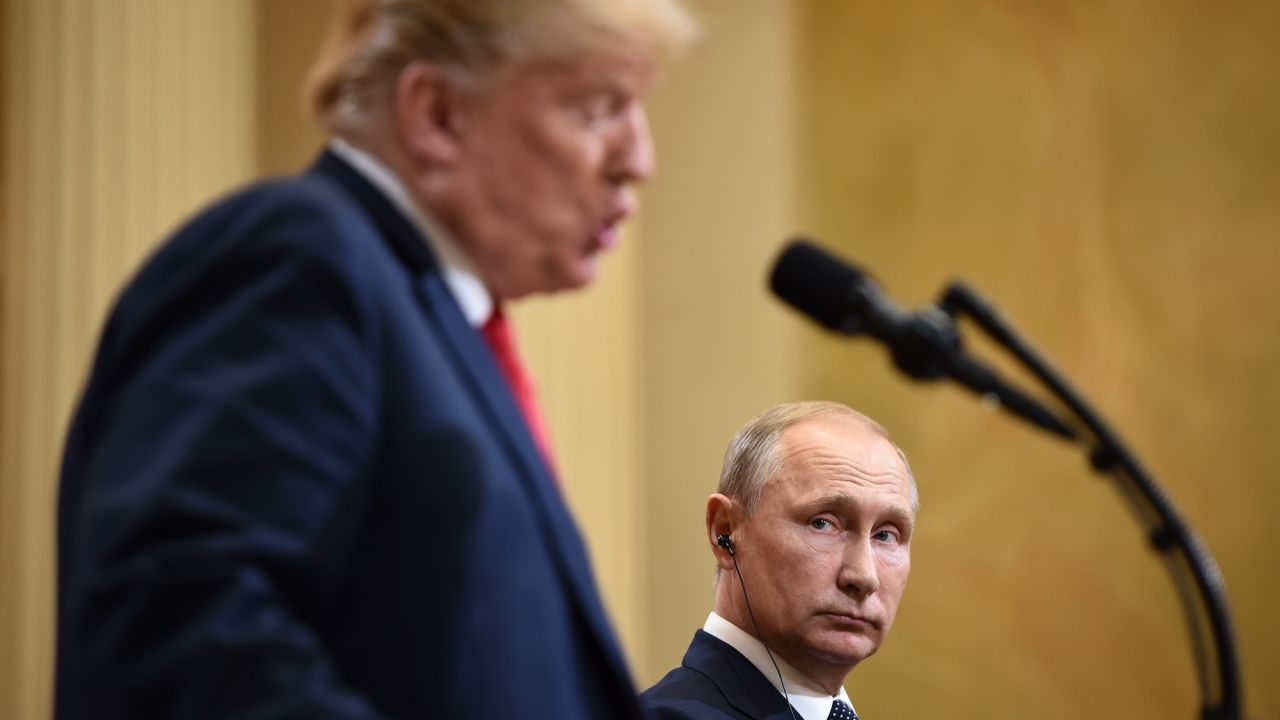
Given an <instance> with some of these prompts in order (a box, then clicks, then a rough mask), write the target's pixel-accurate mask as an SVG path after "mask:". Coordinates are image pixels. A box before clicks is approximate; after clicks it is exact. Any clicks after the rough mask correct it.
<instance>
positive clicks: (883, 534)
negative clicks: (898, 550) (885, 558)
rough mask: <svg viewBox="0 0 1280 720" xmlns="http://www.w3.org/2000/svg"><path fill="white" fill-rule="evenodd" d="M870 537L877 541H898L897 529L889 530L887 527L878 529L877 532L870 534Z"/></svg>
mask: <svg viewBox="0 0 1280 720" xmlns="http://www.w3.org/2000/svg"><path fill="white" fill-rule="evenodd" d="M871 538H872V539H873V540H876V541H877V542H883V543H895V544H896V543H897V542H898V531H897V530H889V529H886V530H880V531H879V532H877V533H875V534H874V535H872V536H871Z"/></svg>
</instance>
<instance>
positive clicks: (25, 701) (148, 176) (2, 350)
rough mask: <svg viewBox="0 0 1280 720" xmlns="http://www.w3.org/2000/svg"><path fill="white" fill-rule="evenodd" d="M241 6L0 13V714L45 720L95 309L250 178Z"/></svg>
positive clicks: (75, 7)
mask: <svg viewBox="0 0 1280 720" xmlns="http://www.w3.org/2000/svg"><path fill="white" fill-rule="evenodd" d="M251 11H252V6H251V4H250V3H249V1H248V0H234V1H233V0H222V1H220V2H216V3H211V2H205V1H204V0H179V1H176V2H175V0H129V1H128V2H123V1H119V0H117V1H115V2H94V3H85V2H80V1H77V0H5V2H4V5H3V27H4V35H3V49H2V52H3V59H0V70H2V71H3V73H4V103H3V107H4V114H3V121H4V132H3V136H2V137H0V162H2V163H3V165H2V167H3V170H2V171H0V176H2V177H3V178H4V182H3V183H2V185H3V190H4V195H3V201H2V203H0V218H3V221H4V225H3V227H2V228H0V230H2V232H3V237H2V238H0V314H2V318H3V319H2V320H0V332H3V336H0V717H4V718H24V719H25V718H39V717H47V716H48V704H49V692H50V687H51V685H50V677H51V669H52V662H53V652H52V633H53V611H54V606H53V551H54V545H53V511H54V499H55V489H56V477H57V467H58V453H59V451H60V447H61V443H62V437H63V433H64V429H65V425H66V422H67V417H68V413H69V411H70V408H71V405H72V403H73V402H74V400H75V398H76V396H77V394H78V393H79V389H80V387H81V383H82V382H83V380H84V376H85V372H86V370H87V367H88V363H89V358H90V352H91V349H92V347H93V344H94V342H96V339H97V334H98V326H99V324H100V322H101V318H102V316H103V313H104V312H105V309H106V306H107V303H108V302H109V301H110V299H111V298H112V297H113V296H114V294H115V293H116V292H117V290H118V288H119V284H120V282H121V279H122V278H123V277H124V275H125V274H126V273H128V272H129V271H130V270H131V269H132V268H133V267H134V266H135V265H136V264H137V262H138V261H139V259H140V258H141V257H142V256H143V255H144V254H145V253H147V252H148V251H149V249H150V248H151V247H152V245H153V243H154V242H155V240H156V239H157V238H158V237H160V236H161V234H162V233H164V232H165V231H166V230H167V229H168V228H169V227H171V226H172V225H173V224H174V223H175V222H176V221H177V220H178V219H180V218H181V217H182V216H183V215H185V214H186V213H187V212H189V211H190V209H191V208H192V207H193V206H195V205H196V204H198V203H201V202H205V201H206V200H207V199H209V198H210V197H211V196H212V195H213V194H215V193H217V192H219V191H221V190H223V189H225V188H227V187H229V186H230V185H232V184H235V183H238V182H242V181H244V180H245V179H247V178H249V177H251V176H252V174H253V170H254V167H253V146H252V138H253V125H252V115H253V111H254V110H253V103H252V99H253V98H252V96H251V95H248V94H246V92H245V89H246V88H250V87H252V81H253V47H252V43H251V40H252V37H253V23H252V21H253V17H252V12H251Z"/></svg>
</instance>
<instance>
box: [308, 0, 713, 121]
mask: <svg viewBox="0 0 1280 720" xmlns="http://www.w3.org/2000/svg"><path fill="white" fill-rule="evenodd" d="M695 34H696V26H695V24H694V22H693V20H692V18H691V17H690V15H689V13H688V12H687V11H686V10H685V8H684V7H683V5H682V4H681V0H343V1H342V2H341V3H340V4H339V6H338V9H337V12H336V14H335V15H334V19H333V24H332V27H331V28H330V32H329V38H328V41H327V42H326V43H325V46H324V49H323V50H322V51H321V54H320V57H319V59H318V60H317V61H316V63H315V65H314V66H313V67H312V69H311V75H310V79H309V81H308V85H307V104H308V106H309V109H310V111H311V114H312V116H313V117H314V118H315V119H316V121H317V122H318V123H319V124H320V126H321V127H322V128H323V129H324V130H325V131H327V132H328V133H330V134H333V135H338V136H347V135H350V134H352V133H354V132H357V131H358V130H360V129H361V128H363V127H364V126H365V124H366V123H367V122H368V121H369V120H370V119H371V117H373V116H374V115H376V114H377V113H379V112H382V111H384V110H385V109H386V108H388V107H389V98H390V92H391V89H392V88H393V87H394V84H395V80H396V78H397V76H398V75H399V74H400V71H401V70H403V69H404V67H405V66H406V65H408V64H409V63H411V62H413V61H415V60H429V61H431V62H434V63H436V64H438V65H439V66H441V67H442V68H444V69H446V70H447V71H449V72H451V73H453V74H454V75H456V76H457V78H458V79H460V80H467V79H476V78H480V77H483V76H484V74H485V73H486V72H488V71H491V70H494V69H496V68H498V67H501V66H503V65H504V64H505V63H508V62H513V61H518V60H522V59H531V58H543V57H547V58H550V57H555V56H556V55H558V54H568V53H571V52H574V51H578V50H586V49H591V48H595V47H599V48H608V47H611V46H613V45H614V44H616V43H617V42H618V40H619V39H621V38H623V37H625V38H629V39H634V40H637V41H639V42H643V43H646V44H648V45H650V46H652V50H653V51H654V52H657V53H665V52H668V51H671V50H676V49H679V48H681V47H683V46H684V45H686V44H687V43H688V42H690V41H691V40H692V39H693V37H694V36H695Z"/></svg>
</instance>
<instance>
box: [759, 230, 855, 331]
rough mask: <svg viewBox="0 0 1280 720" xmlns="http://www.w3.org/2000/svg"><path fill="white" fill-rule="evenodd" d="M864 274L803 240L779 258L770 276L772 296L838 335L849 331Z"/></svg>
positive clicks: (790, 247) (798, 241)
mask: <svg viewBox="0 0 1280 720" xmlns="http://www.w3.org/2000/svg"><path fill="white" fill-rule="evenodd" d="M865 277H866V275H865V273H863V272H862V270H861V269H859V268H857V267H856V266H853V265H850V264H849V263H846V262H845V261H844V260H841V259H840V258H838V257H836V256H834V255H832V254H831V253H828V252H827V251H826V250H823V249H822V248H820V247H818V246H817V245H814V244H813V243H810V242H808V241H806V240H796V241H794V242H792V243H791V245H790V246H788V247H787V249H786V250H784V251H783V252H782V254H781V255H779V256H778V260H777V262H776V263H774V266H773V272H772V273H771V274H770V277H769V287H770V289H772V290H773V294H774V295H777V296H778V297H779V298H780V299H781V300H783V301H784V302H786V303H788V304H790V305H792V306H793V307H795V308H796V309H797V310H799V311H800V312H802V313H804V314H806V315H808V316H809V317H811V318H813V319H814V320H817V321H818V322H819V323H821V324H822V325H823V326H825V327H827V328H830V329H832V330H835V331H837V332H850V331H851V330H852V328H850V327H849V326H848V325H849V321H850V310H851V309H852V308H853V307H856V306H857V305H860V304H861V298H859V297H858V296H857V294H856V289H857V288H858V287H859V285H860V283H861V282H862V281H863V280H864V279H865Z"/></svg>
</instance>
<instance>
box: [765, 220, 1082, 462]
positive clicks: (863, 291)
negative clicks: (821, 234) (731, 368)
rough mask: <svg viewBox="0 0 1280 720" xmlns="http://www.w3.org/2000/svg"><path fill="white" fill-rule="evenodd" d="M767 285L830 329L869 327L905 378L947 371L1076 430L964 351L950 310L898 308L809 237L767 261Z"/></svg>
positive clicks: (1021, 409) (1035, 416)
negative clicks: (772, 261)
mask: <svg viewBox="0 0 1280 720" xmlns="http://www.w3.org/2000/svg"><path fill="white" fill-rule="evenodd" d="M769 286H770V288H771V289H772V290H773V293H774V294H775V295H777V296H778V297H779V298H781V299H782V300H783V301H784V302H786V303H788V304H790V305H791V306H793V307H795V308H796V309H797V310H799V311H800V312H802V313H804V314H805V315H808V316H809V317H811V318H813V319H814V320H816V321H818V323H820V324H821V325H823V326H824V327H826V328H828V329H830V330H834V331H835V332H838V333H842V334H845V335H870V336H871V337H873V338H875V339H877V340H879V341H880V342H882V343H884V344H885V345H886V346H888V348H889V351H890V353H891V354H892V355H893V361H894V364H895V365H897V366H898V368H899V369H900V370H902V371H903V372H904V373H906V374H907V375H910V376H911V377H913V378H916V379H918V380H938V379H941V378H944V377H949V378H952V379H953V380H955V381H956V382H958V383H960V384H961V385H964V386H965V387H967V388H969V389H970V390H973V391H974V392H976V393H978V394H979V395H982V396H990V397H994V398H995V399H996V400H997V401H999V403H1000V405H1001V406H1003V407H1004V408H1005V409H1007V410H1009V411H1010V412H1012V413H1014V414H1016V415H1019V416H1021V417H1022V418H1024V419H1026V420H1028V421H1030V422H1032V423H1034V424H1036V425H1038V426H1040V427H1042V428H1045V429H1046V430H1049V431H1050V432H1053V433H1055V434H1058V435H1061V436H1063V437H1066V438H1074V437H1075V436H1076V433H1075V431H1074V430H1072V429H1071V428H1070V427H1068V426H1067V425H1066V424H1065V423H1063V422H1062V421H1061V420H1060V419H1059V418H1058V417H1057V415H1055V414H1053V413H1052V412H1050V411H1049V410H1047V409H1045V408H1044V406H1042V405H1041V404H1040V403H1038V402H1036V401H1035V400H1033V399H1032V398H1031V397H1029V396H1028V395H1026V394H1024V393H1023V392H1021V391H1020V390H1018V389H1016V388H1014V387H1012V386H1010V385H1009V384H1008V383H1006V382H1004V381H1003V380H1002V379H1001V378H1000V377H999V376H998V375H996V373H995V372H994V371H993V370H991V369H990V368H988V367H987V366H986V365H984V364H982V363H981V362H979V361H978V360H976V359H974V358H972V357H970V356H969V355H968V354H967V353H965V352H964V348H963V347H962V344H961V340H960V334H959V332H957V330H956V326H955V321H954V319H953V318H952V317H951V316H950V315H948V314H947V313H945V312H943V311H942V310H940V309H939V308H937V307H934V306H932V305H926V306H925V307H924V308H922V309H920V310H918V311H916V312H909V311H907V310H904V309H903V308H901V307H899V306H898V305H897V304H895V303H894V302H893V301H892V300H890V299H889V298H888V297H887V296H886V295H885V294H884V293H883V292H881V290H880V286H879V285H877V284H876V283H875V281H874V280H872V279H871V277H870V276H869V275H868V274H867V273H866V272H865V271H863V270H862V269H861V268H859V267H858V266H856V265H853V264H850V263H847V262H845V261H844V260H841V259H840V258H838V257H836V256H834V255H832V254H830V253H828V252H827V251H825V250H823V249H822V248H819V247H818V246H816V245H814V244H812V243H809V242H807V241H805V240H795V241H793V242H792V244H791V245H790V246H789V247H787V248H786V250H784V251H783V252H782V255H780V256H779V257H778V261H777V262H776V263H775V264H774V266H773V272H772V273H771V275H770V278H769Z"/></svg>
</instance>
